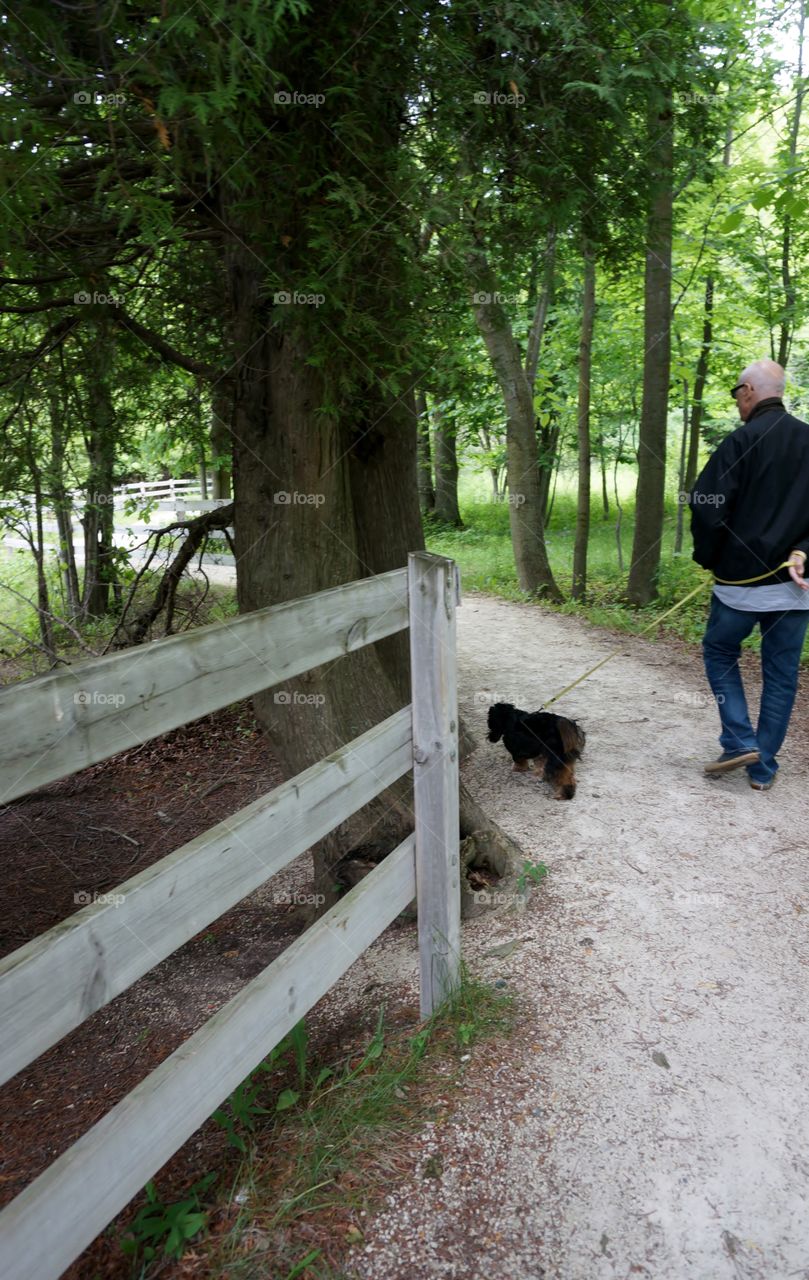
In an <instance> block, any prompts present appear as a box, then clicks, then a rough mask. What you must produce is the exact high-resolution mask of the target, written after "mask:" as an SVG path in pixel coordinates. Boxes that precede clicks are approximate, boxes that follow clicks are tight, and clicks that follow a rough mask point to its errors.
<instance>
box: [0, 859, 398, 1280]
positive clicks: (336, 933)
mask: <svg viewBox="0 0 809 1280" xmlns="http://www.w3.org/2000/svg"><path fill="white" fill-rule="evenodd" d="M414 846H415V840H414V837H413V836H408V838H407V839H406V840H405V841H404V842H403V843H402V844H401V845H399V847H398V848H397V849H396V850H394V852H393V853H391V854H389V856H388V857H387V858H386V859H385V860H384V862H382V863H381V864H380V866H379V867H377V868H376V870H375V871H372V872H371V874H370V875H369V876H366V878H365V879H364V880H362V881H361V882H360V884H358V885H357V886H356V888H354V889H352V890H351V891H350V893H348V894H346V896H345V898H343V899H341V901H340V902H338V903H337V905H336V906H335V907H332V909H331V910H330V911H328V912H327V913H326V915H325V916H323V918H322V919H321V920H319V921H318V922H317V924H314V925H313V926H312V927H311V928H310V929H307V931H306V933H304V934H303V935H302V936H301V937H300V938H298V940H297V941H296V942H293V943H292V944H291V946H289V947H288V948H287V950H286V951H284V953H283V954H282V955H280V956H279V957H278V959H277V960H274V961H273V962H272V964H271V965H269V967H268V968H267V969H265V970H264V972H263V973H261V974H259V976H258V977H257V978H254V979H253V980H252V982H250V983H248V985H247V986H246V987H245V988H244V989H243V990H242V991H240V992H239V994H238V995H236V996H234V997H233V999H232V1000H231V1001H230V1002H229V1003H228V1004H226V1005H225V1007H224V1008H223V1009H220V1011H219V1013H217V1014H214V1016H213V1017H212V1018H211V1019H210V1020H209V1021H208V1022H206V1023H205V1025H204V1026H203V1027H201V1028H200V1030H199V1031H197V1032H196V1033H195V1034H194V1035H192V1036H191V1037H190V1039H188V1040H186V1042H185V1044H183V1045H181V1047H180V1048H179V1049H177V1050H175V1052H174V1053H173V1054H172V1055H171V1057H170V1058H167V1059H166V1061H165V1062H163V1063H161V1065H160V1066H159V1067H158V1068H157V1069H156V1070H155V1071H153V1072H152V1073H151V1075H149V1076H147V1077H146V1079H145V1080H143V1081H142V1082H141V1084H139V1085H138V1086H137V1087H136V1088H135V1089H133V1091H132V1092H131V1093H129V1094H127V1096H126V1097H125V1098H124V1099H123V1100H122V1101H121V1102H119V1103H118V1105H117V1106H116V1107H113V1109H112V1110H111V1111H109V1112H108V1113H107V1115H106V1116H104V1118H103V1119H102V1120H99V1122H98V1123H97V1124H96V1125H94V1126H93V1128H92V1129H90V1130H89V1131H88V1132H87V1133H86V1134H85V1135H84V1137H82V1138H79V1140H78V1142H76V1143H74V1144H73V1146H72V1147H70V1148H69V1150H68V1151H66V1152H65V1153H64V1155H62V1156H60V1157H59V1159H58V1160H56V1161H55V1162H54V1163H53V1164H52V1165H51V1166H50V1168H48V1169H46V1170H45V1172H44V1173H43V1174H41V1175H40V1177H38V1178H37V1179H36V1180H35V1181H34V1182H32V1183H31V1185H30V1186H28V1187H26V1189H25V1191H23V1192H22V1193H21V1195H19V1196H17V1199H16V1200H13V1201H12V1203H11V1204H10V1205H9V1206H8V1208H7V1209H5V1210H4V1211H3V1213H2V1214H0V1275H2V1277H3V1280H33V1278H34V1277H36V1280H56V1277H57V1276H59V1275H61V1273H62V1271H63V1270H64V1268H65V1267H66V1266H67V1265H68V1264H69V1263H70V1261H71V1260H72V1259H73V1258H75V1257H76V1256H77V1255H78V1254H79V1253H80V1252H81V1250H82V1249H84V1248H86V1246H87V1245H88V1244H90V1242H91V1241H92V1240H93V1239H94V1238H95V1237H96V1236H97V1235H98V1233H99V1231H102V1230H103V1229H104V1227H105V1226H106V1225H107V1223H108V1222H109V1221H110V1219H111V1218H113V1217H114V1216H115V1214H116V1213H118V1212H119V1211H120V1210H121V1209H122V1208H123V1207H124V1205H126V1204H127V1203H128V1202H129V1201H130V1200H131V1199H132V1196H133V1195H135V1194H136V1193H137V1192H138V1191H139V1190H140V1188H141V1187H142V1186H143V1185H144V1183H145V1182H147V1181H148V1179H149V1178H151V1177H152V1175H153V1174H154V1173H155V1172H156V1171H157V1170H158V1169H159V1168H160V1167H161V1165H163V1164H165V1162H166V1161H167V1160H168V1159H169V1157H170V1156H171V1155H173V1154H174V1152H175V1151H176V1150H177V1148H178V1147H180V1146H181V1145H182V1144H183V1142H185V1141H186V1139H188V1138H190V1136H191V1134H192V1133H193V1132H194V1131H195V1130H196V1129H198V1128H199V1126H200V1125H201V1124H202V1123H203V1122H204V1121H205V1120H206V1119H207V1118H208V1116H209V1115H210V1114H211V1112H212V1111H214V1110H215V1109H216V1107H218V1106H219V1105H220V1103H222V1102H223V1101H224V1099H225V1098H227V1096H228V1095H229V1094H230V1093H232V1092H233V1090H234V1089H235V1088H236V1087H237V1086H238V1085H239V1084H241V1082H242V1080H243V1079H244V1078H245V1076H246V1075H248V1074H249V1073H250V1072H251V1071H252V1070H254V1068H255V1067H257V1066H258V1064H259V1063H260V1062H261V1061H262V1059H264V1058H265V1057H266V1056H267V1054H268V1053H269V1052H270V1050H271V1049H272V1048H273V1047H274V1046H275V1045H276V1044H277V1043H278V1041H279V1040H281V1039H283V1037H284V1036H285V1035H286V1034H287V1032H288V1031H290V1030H291V1028H292V1027H294V1026H295V1024H296V1023H297V1022H298V1021H299V1020H300V1019H301V1018H302V1017H303V1016H304V1014H305V1013H307V1012H308V1010H309V1009H311V1008H312V1005H314V1004H316V1003H317V1001H318V1000H319V999H320V998H321V996H324V995H325V994H326V992H327V991H328V990H329V988H330V987H332V986H333V985H334V983H335V982H336V981H337V979H338V978H340V977H341V976H342V975H343V974H344V973H345V972H346V970H347V969H348V968H350V966H351V965H352V964H353V963H354V961H355V960H357V959H358V958H359V957H360V955H361V954H362V952H363V951H365V950H366V948H367V947H369V946H370V944H371V943H372V942H373V940H374V938H376V937H378V936H379V934H380V933H381V932H382V931H383V929H385V928H387V926H388V925H389V924H390V923H391V921H393V920H395V918H396V916H397V915H399V913H400V912H401V911H403V910H404V908H405V907H406V906H407V904H408V903H409V902H410V901H412V899H413V897H414V895H415V892H416V881H415V872H414ZM78 1196H81V1201H80V1203H77V1197H78ZM44 1224H47V1230H44V1229H43V1227H44Z"/></svg>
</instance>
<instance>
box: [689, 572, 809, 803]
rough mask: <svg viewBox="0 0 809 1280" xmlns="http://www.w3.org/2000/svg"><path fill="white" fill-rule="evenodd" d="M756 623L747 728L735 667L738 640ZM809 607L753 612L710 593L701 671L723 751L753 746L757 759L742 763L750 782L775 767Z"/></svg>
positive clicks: (794, 689)
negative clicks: (755, 677) (755, 691)
mask: <svg viewBox="0 0 809 1280" xmlns="http://www.w3.org/2000/svg"><path fill="white" fill-rule="evenodd" d="M756 623H758V625H759V626H760V628H761V677H762V689H761V705H760V707H759V713H758V727H757V729H756V731H755V733H754V732H753V727H752V725H751V723H750V715H749V713H748V710H747V699H746V697H745V693H744V685H743V684H742V677H741V673H740V672H739V653H740V650H741V643H742V640H744V639H745V637H746V636H749V635H750V633H751V631H752V630H753V628H754V627H755V625H756ZM808 625H809V609H787V610H785V611H784V612H783V613H778V612H765V613H754V612H748V611H742V610H741V609H731V608H730V606H729V605H726V604H723V603H722V601H721V600H719V599H717V597H716V596H712V597H711V612H710V615H709V617H708V625H707V627H706V628H705V635H704V637H703V641H702V651H703V656H704V658H705V674H706V675H707V677H708V683H709V684H710V686H711V689H712V691H713V695H714V697H715V698H716V703H717V707H718V709H719V719H720V720H721V722H722V732H721V734H720V735H719V742H720V744H721V746H722V750H723V751H728V752H741V751H758V752H759V754H760V759H759V761H758V763H757V764H753V765H748V767H747V772H748V773H749V775H750V777H751V778H752V780H753V781H754V782H769V781H770V780H771V779H772V778H773V777H774V776H775V773H776V771H777V769H778V762H777V761H776V758H775V757H776V755H777V754H778V752H779V751H780V749H781V744H782V743H783V741H784V738H785V737H786V733H787V728H788V726H789V717H790V715H791V714H792V707H793V705H794V702H795V694H796V692H797V689H798V664H799V662H800V657H801V649H802V648H803V640H804V636H805V635H806V628H807V626H808Z"/></svg>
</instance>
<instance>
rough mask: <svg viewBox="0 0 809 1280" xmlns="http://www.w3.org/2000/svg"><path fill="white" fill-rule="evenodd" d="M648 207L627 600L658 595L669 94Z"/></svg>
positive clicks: (667, 329)
mask: <svg viewBox="0 0 809 1280" xmlns="http://www.w3.org/2000/svg"><path fill="white" fill-rule="evenodd" d="M649 143H650V153H651V160H650V175H649V177H650V203H649V210H648V218H647V228H646V270H645V301H644V322H643V334H644V352H645V356H644V362H643V400H642V403H641V416H640V432H639V440H638V486H637V492H636V499H635V536H634V540H633V544H632V563H631V565H630V569H629V581H628V584H627V598H628V600H629V602H630V603H631V604H635V605H645V604H649V603H650V601H652V600H653V599H654V598H655V596H656V595H657V575H658V570H659V566H660V545H661V542H662V539H663V517H664V504H665V485H666V419H667V415H668V396H669V376H670V369H671V241H672V205H673V197H672V186H673V167H674V120H673V113H672V104H671V90H670V89H669V90H666V91H665V92H664V91H662V90H658V89H654V90H652V97H651V101H650V109H649Z"/></svg>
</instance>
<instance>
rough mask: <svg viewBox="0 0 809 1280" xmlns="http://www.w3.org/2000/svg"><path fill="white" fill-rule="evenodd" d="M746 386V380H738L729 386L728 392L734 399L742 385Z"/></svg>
mask: <svg viewBox="0 0 809 1280" xmlns="http://www.w3.org/2000/svg"><path fill="white" fill-rule="evenodd" d="M746 386H747V383H746V382H739V383H737V384H736V386H735V387H731V388H730V394H731V395H732V396H733V399H734V400H735V399H736V396H737V394H738V393H739V392H740V391H741V389H742V387H746Z"/></svg>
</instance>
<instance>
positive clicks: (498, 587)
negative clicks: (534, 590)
mask: <svg viewBox="0 0 809 1280" xmlns="http://www.w3.org/2000/svg"><path fill="white" fill-rule="evenodd" d="M622 505H623V508H624V510H623V518H622V525H621V539H622V545H623V552H624V568H623V570H621V569H620V568H619V566H618V551H617V544H616V539H615V519H614V508H613V515H612V516H611V517H610V519H609V520H604V519H602V518H601V517H600V515H599V514H598V512H596V514H594V517H593V520H592V523H591V530H590V540H589V544H588V588H587V599H586V600H585V601H583V602H579V601H574V600H571V599H570V598H569V597H570V590H571V585H572V565H573V541H574V536H575V522H576V503H575V497H574V496H573V495H572V494H570V493H562V494H559V495H557V498H556V501H555V503H554V509H553V513H552V517H551V521H550V525H549V528H548V530H547V533H546V540H547V547H548V557H549V559H550V563H551V568H552V570H553V573H554V576H555V578H556V581H557V583H558V584H559V587H560V589H561V590H562V592H563V593H564V595H565V596H566V599H565V601H564V602H563V603H562V604H559V605H556V604H550V603H548V602H545V601H542V602H541V604H540V602H537V601H534V599H533V597H532V596H530V595H529V594H528V593H527V592H525V591H521V590H520V587H519V584H518V582H517V572H516V568H515V565H514V554H513V551H512V547H511V534H510V530H509V511H508V506H507V505H506V504H505V503H494V502H482V501H480V500H479V498H477V496H471V497H470V496H465V494H464V489H463V487H462V488H461V499H460V508H461V518H462V519H463V522H464V526H465V527H464V528H463V529H451V528H447V527H442V526H440V525H436V524H434V523H428V524H427V527H426V539H427V545H428V547H429V549H430V550H431V551H434V552H436V553H438V554H440V555H446V556H450V557H451V558H452V559H453V560H456V561H457V563H458V565H459V567H460V570H461V585H462V587H463V588H464V589H466V590H468V591H483V592H486V593H488V594H490V595H496V596H500V597H502V598H503V599H505V600H521V601H526V602H530V603H537V604H538V605H539V606H540V607H542V608H545V609H552V610H554V611H555V612H558V613H563V614H567V615H573V616H577V617H581V618H586V619H587V620H588V621H589V622H593V623H595V624H596V625H598V626H602V627H608V628H610V629H612V630H615V631H620V632H625V633H627V634H632V635H637V634H638V633H640V632H641V631H643V630H644V628H646V627H648V626H649V623H650V622H653V621H654V620H655V619H656V618H659V617H660V616H661V614H663V613H665V612H666V610H667V609H670V608H671V606H672V605H673V604H675V603H676V601H678V600H680V599H682V597H683V596H686V595H688V593H689V591H692V590H693V589H694V587H696V586H699V585H700V584H701V583H706V582H708V581H709V579H708V575H706V573H705V570H704V569H701V568H700V567H699V565H697V564H695V563H694V561H693V560H692V559H691V537H690V533H689V532H688V524H687V523H686V532H685V539H684V545H683V551H682V553H681V554H679V555H676V554H675V552H674V541H675V535H676V524H677V502H676V499H675V498H674V497H671V498H669V500H668V501H667V506H666V515H665V521H664V532H663V543H662V548H661V562H660V576H659V580H658V592H659V595H658V599H657V600H655V601H654V602H653V603H652V604H649V605H647V606H646V607H645V608H643V609H636V608H634V607H633V606H631V605H629V604H627V603H626V601H625V600H624V598H623V597H624V594H625V591H626V582H627V576H628V571H629V560H630V556H631V550H632V539H633V536H634V514H635V512H634V501H633V500H632V499H630V498H626V499H623V500H622ZM709 600H710V587H709V586H708V585H706V586H705V589H704V591H703V592H701V593H700V594H698V595H696V596H694V598H693V599H692V600H690V601H689V602H688V603H687V604H686V605H684V606H683V608H682V609H680V610H678V611H677V613H675V614H673V615H672V616H671V617H670V618H667V619H666V620H665V621H664V622H662V623H661V625H660V628H659V632H658V629H657V628H655V629H653V630H652V631H651V632H649V633H648V634H649V636H650V638H652V639H653V638H654V636H655V635H657V634H658V633H660V634H662V633H667V634H668V635H670V636H676V637H678V638H679V639H681V640H685V641H686V642H687V643H689V644H693V645H698V644H699V643H700V641H701V639H702V633H703V631H704V629H705V620H706V618H707V614H708V605H709ZM760 645H761V642H760V637H759V635H758V633H757V632H756V633H755V634H754V635H752V636H751V637H750V638H749V639H748V640H746V641H745V642H744V648H749V649H752V650H754V651H756V652H758V651H759V649H760ZM807 660H809V635H808V636H807V641H806V645H805V646H804V655H803V661H804V662H806V661H807Z"/></svg>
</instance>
